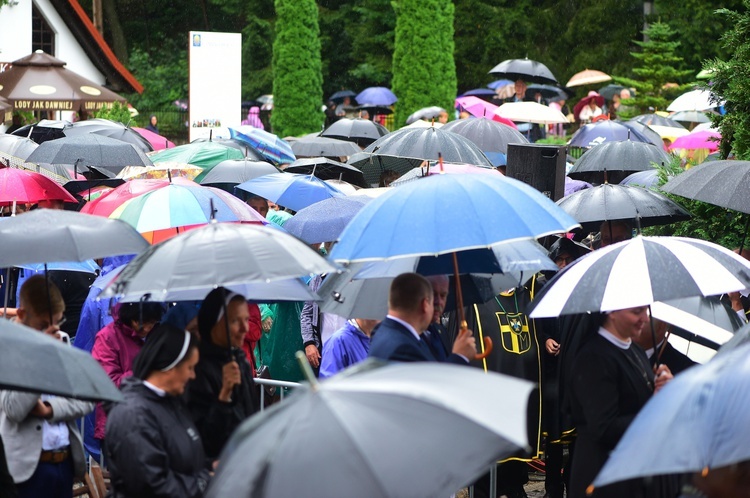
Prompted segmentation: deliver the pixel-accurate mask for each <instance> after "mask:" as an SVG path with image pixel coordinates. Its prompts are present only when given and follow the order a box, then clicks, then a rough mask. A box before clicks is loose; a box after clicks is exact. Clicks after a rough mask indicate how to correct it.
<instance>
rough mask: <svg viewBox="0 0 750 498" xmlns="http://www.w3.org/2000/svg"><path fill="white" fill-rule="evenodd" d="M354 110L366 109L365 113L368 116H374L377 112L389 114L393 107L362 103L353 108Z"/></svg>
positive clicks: (391, 112)
mask: <svg viewBox="0 0 750 498" xmlns="http://www.w3.org/2000/svg"><path fill="white" fill-rule="evenodd" d="M354 110H355V111H367V113H368V114H369V115H370V116H375V115H377V114H383V115H386V116H387V115H389V114H393V109H391V108H390V107H386V106H384V105H375V104H362V105H358V106H357V107H355V108H354Z"/></svg>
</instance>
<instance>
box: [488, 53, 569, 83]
mask: <svg viewBox="0 0 750 498" xmlns="http://www.w3.org/2000/svg"><path fill="white" fill-rule="evenodd" d="M490 74H492V75H495V76H499V77H501V78H507V79H509V80H511V83H512V82H514V81H516V80H523V81H525V82H528V83H542V84H552V85H556V84H557V79H556V78H555V76H554V75H553V74H552V71H550V70H549V69H548V68H547V66H545V65H544V64H542V63H541V62H537V61H533V60H530V59H508V60H505V61H503V62H501V63H500V64H498V65H497V66H495V67H493V68H492V69H490ZM568 86H570V85H568Z"/></svg>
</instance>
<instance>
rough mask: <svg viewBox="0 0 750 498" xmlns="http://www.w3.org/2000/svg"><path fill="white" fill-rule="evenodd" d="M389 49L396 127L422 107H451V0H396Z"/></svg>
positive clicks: (453, 86) (453, 74) (453, 95)
mask: <svg viewBox="0 0 750 498" xmlns="http://www.w3.org/2000/svg"><path fill="white" fill-rule="evenodd" d="M394 8H395V9H396V41H395V46H394V50H393V82H392V87H393V88H392V89H393V93H395V94H396V95H397V96H398V99H399V100H398V102H397V103H396V126H397V127H401V126H403V125H404V123H405V122H406V118H407V117H408V116H409V114H411V113H413V112H414V111H417V110H418V109H420V108H422V107H429V106H435V105H437V106H440V107H443V108H445V109H452V108H453V101H454V99H455V98H456V87H457V83H456V64H455V62H454V60H453V51H454V43H453V15H454V7H453V2H452V1H451V0H399V1H398V2H394Z"/></svg>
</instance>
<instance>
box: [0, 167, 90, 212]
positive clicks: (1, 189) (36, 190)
mask: <svg viewBox="0 0 750 498" xmlns="http://www.w3.org/2000/svg"><path fill="white" fill-rule="evenodd" d="M39 201H63V202H72V203H74V204H77V203H78V200H76V198H75V197H73V196H72V195H70V194H69V193H68V192H67V191H66V190H65V189H64V188H62V187H61V186H60V185H58V184H57V183H55V182H54V181H52V180H50V179H49V178H47V177H46V176H44V175H41V174H39V173H33V172H31V171H25V170H21V169H15V168H3V169H0V205H4V206H8V205H11V204H13V203H14V202H16V203H31V204H35V203H37V202H39Z"/></svg>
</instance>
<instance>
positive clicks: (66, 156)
mask: <svg viewBox="0 0 750 498" xmlns="http://www.w3.org/2000/svg"><path fill="white" fill-rule="evenodd" d="M29 162H32V163H51V164H79V165H83V166H86V167H91V166H93V167H96V168H98V169H103V170H106V171H109V172H111V173H112V174H113V175H115V174H117V173H119V172H120V170H121V169H122V168H124V167H125V166H152V165H153V163H152V162H151V160H150V159H149V158H148V157H147V156H146V154H144V153H143V152H141V151H140V150H138V149H136V148H135V147H134V146H133V145H132V144H129V143H125V142H123V141H121V140H117V139H114V138H109V137H104V136H101V135H94V134H88V135H82V136H80V137H70V138H59V139H57V140H48V141H47V142H44V143H43V144H41V145H40V146H39V147H37V148H36V150H35V151H34V152H32V153H31V155H30V156H29Z"/></svg>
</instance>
